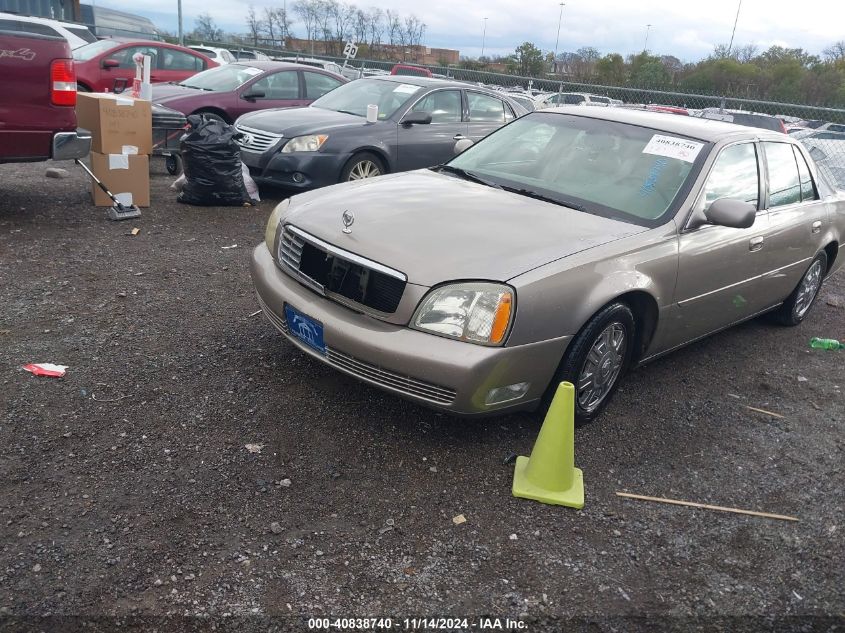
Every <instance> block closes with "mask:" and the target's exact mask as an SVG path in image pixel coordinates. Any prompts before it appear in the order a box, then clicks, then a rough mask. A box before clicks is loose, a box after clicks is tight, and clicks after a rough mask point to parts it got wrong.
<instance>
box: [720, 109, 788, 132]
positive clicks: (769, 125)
mask: <svg viewBox="0 0 845 633" xmlns="http://www.w3.org/2000/svg"><path fill="white" fill-rule="evenodd" d="M732 116H733V118H734V121H733V122H734V123H736V124H737V125H746V126H748V127H759V128H762V129H764V130H773V131H775V132H781V131H783V129H782V128H781V123H780V119H776V118H775V117H771V116H762V115H759V114H746V113H744V112H734V113H732Z"/></svg>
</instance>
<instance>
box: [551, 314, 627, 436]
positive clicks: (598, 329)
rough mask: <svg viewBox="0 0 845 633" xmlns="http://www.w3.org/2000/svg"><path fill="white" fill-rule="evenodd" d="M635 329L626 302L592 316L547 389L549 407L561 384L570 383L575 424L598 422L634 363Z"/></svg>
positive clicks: (576, 338) (572, 344) (570, 346)
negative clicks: (573, 400) (573, 394)
mask: <svg viewBox="0 0 845 633" xmlns="http://www.w3.org/2000/svg"><path fill="white" fill-rule="evenodd" d="M635 330H636V322H635V320H634V315H633V313H632V312H631V309H630V308H629V307H628V306H627V305H625V304H624V303H612V304H610V305H609V306H607V307H605V308H603V309H602V310H601V311H600V312H599V313H598V314H596V315H595V316H593V318H592V319H590V321H589V322H588V323H587V325H585V326H584V327H583V328H582V329H581V331H580V332H579V333H578V335H577V336H576V337H575V338H574V339H573V340H572V343H570V345H569V349H568V350H567V352H566V356H564V358H563V361H562V362H561V364H560V367H559V368H558V371H557V373H556V374H555V378H554V380H553V381H552V384H550V385H549V388H548V390H547V393H546V402H547V404H548V403H551V398H552V397H553V396H554V392H555V390H556V389H557V385H558V383H560V382H563V381H567V382H571V383H572V384H573V385H575V421H576V423H578V424H586V423H587V422H591V421H592V420H594V419H596V418H597V417H598V415H599V414H600V413H601V411H602V409H604V407H605V406H607V403H608V402H609V401H610V398H611V397H612V396H613V393H614V392H615V391H616V388H617V387H618V386H619V380H620V379H621V377H622V376H623V375H624V374H625V372H626V371H627V369H628V366H629V365H630V363H631V356H632V353H633V341H634V333H635Z"/></svg>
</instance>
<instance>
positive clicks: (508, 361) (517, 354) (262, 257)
mask: <svg viewBox="0 0 845 633" xmlns="http://www.w3.org/2000/svg"><path fill="white" fill-rule="evenodd" d="M251 272H252V280H253V283H254V284H255V290H256V292H257V293H258V299H259V302H260V303H261V306H262V308H263V309H264V313H265V316H267V318H268V319H269V320H270V322H271V323H273V325H275V326H276V328H277V329H279V330H280V331H281V332H282V333H283V334H285V336H287V338H288V339H289V340H290V341H291V342H292V343H294V344H295V345H296V346H297V347H299V348H300V349H302V350H303V351H305V352H307V353H308V354H310V355H311V356H313V357H315V358H317V359H318V360H320V361H322V362H324V363H326V364H328V365H331V366H332V367H334V368H335V369H338V370H340V371H342V372H344V373H346V374H349V375H351V376H354V377H356V378H358V379H360V380H363V381H364V382H367V383H369V384H371V385H374V386H376V387H379V388H381V389H385V390H387V391H390V392H392V393H395V394H397V395H400V396H402V397H404V398H407V399H409V400H413V401H414V402H418V403H420V404H423V405H426V406H429V407H433V408H436V409H443V410H446V411H450V412H452V413H455V414H458V415H483V414H490V413H502V412H505V411H513V410H522V409H534V408H536V406H537V404H538V402H539V400H540V398H541V397H542V395H543V393H544V391H545V389H546V386H547V385H548V384H549V382H550V381H551V379H552V377H553V376H554V373H555V370H556V369H557V366H558V364H559V362H560V359H561V358H562V357H563V353H564V351H565V350H566V346H567V345H568V344H569V341H570V340H571V338H572V337H570V336H565V337H561V338H557V339H551V340H548V341H543V342H540V343H532V344H529V345H519V346H515V347H483V346H481V345H473V344H471V343H464V342H461V341H454V340H450V339H447V338H443V337H439V336H434V335H432V334H427V333H425V332H419V331H417V330H412V329H410V328H407V327H403V326H400V325H395V324H391V323H385V322H384V321H380V320H378V319H374V318H372V317H369V316H367V315H364V314H360V313H358V312H355V311H353V310H350V309H349V308H347V307H345V306H342V305H340V304H338V303H335V302H333V301H330V300H328V299H326V298H325V297H323V296H321V295H319V294H317V293H315V292H314V291H312V290H311V289H309V288H306V287H305V286H303V285H302V284H300V283H299V282H297V281H296V280H295V279H294V278H293V277H291V276H290V275H287V274H285V273H284V272H282V271H281V270H279V268H278V267H277V266H276V264H275V262H274V261H273V258H272V256H271V255H270V251H269V250H268V249H267V247H266V245H264V244H261V245H259V246H258V247H257V248H256V249H255V250H254V251H253V254H252V265H251ZM286 303H287V304H290V305H291V306H292V307H294V308H296V309H297V310H299V311H301V312H304V313H305V314H307V315H308V316H310V317H312V318H314V319H316V320H317V321H319V322H321V323H322V324H323V328H324V330H323V336H324V341H325V343H326V348H327V353H326V354H325V355H323V354H320V353H319V352H317V351H315V350H313V349H312V348H310V347H308V346H306V345H304V344H303V343H301V342H300V341H299V339H297V338H294V337H293V336H291V335H290V333H289V332H288V329H287V323H286V322H285V318H284V306H285V304H286ZM520 382H529V383H531V387H530V388H529V390H528V391H527V393H526V394H525V395H524V396H523V397H522V398H520V399H519V400H515V401H510V402H504V403H500V404H494V405H487V404H485V399H486V397H487V394H488V392H489V391H490V390H491V389H494V388H496V387H503V386H506V385H511V384H515V383H520Z"/></svg>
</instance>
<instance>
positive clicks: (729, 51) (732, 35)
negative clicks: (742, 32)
mask: <svg viewBox="0 0 845 633" xmlns="http://www.w3.org/2000/svg"><path fill="white" fill-rule="evenodd" d="M741 8H742V0H739V4H738V5H737V7H736V18H735V19H734V30H733V31H731V43H730V44H728V56H730V54H731V49H732V48H733V45H734V35H736V23H737V22H739V10H740V9H741Z"/></svg>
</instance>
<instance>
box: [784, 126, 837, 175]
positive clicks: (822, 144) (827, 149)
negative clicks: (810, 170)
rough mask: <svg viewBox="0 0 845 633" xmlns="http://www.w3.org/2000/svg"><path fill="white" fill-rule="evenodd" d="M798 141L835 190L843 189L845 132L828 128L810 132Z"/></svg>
mask: <svg viewBox="0 0 845 633" xmlns="http://www.w3.org/2000/svg"><path fill="white" fill-rule="evenodd" d="M833 125H835V124H833ZM840 127H841V126H840ZM793 138H794V137H793ZM800 140H801V143H802V144H803V145H804V147H806V148H807V151H808V152H809V153H810V156H812V157H813V159H814V160H815V161H816V165H818V167H819V169H820V170H821V171H823V172H824V173H825V175H826V176H827V177H828V178H829V179H830V180H831V181H832V182H833V183H834V184H835V185H836V186H837V188H839V189H845V132H836V131H831V128H829V127H828V128H826V129H824V130H810V134H809V135H807V136H803V137H801V139H800Z"/></svg>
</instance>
